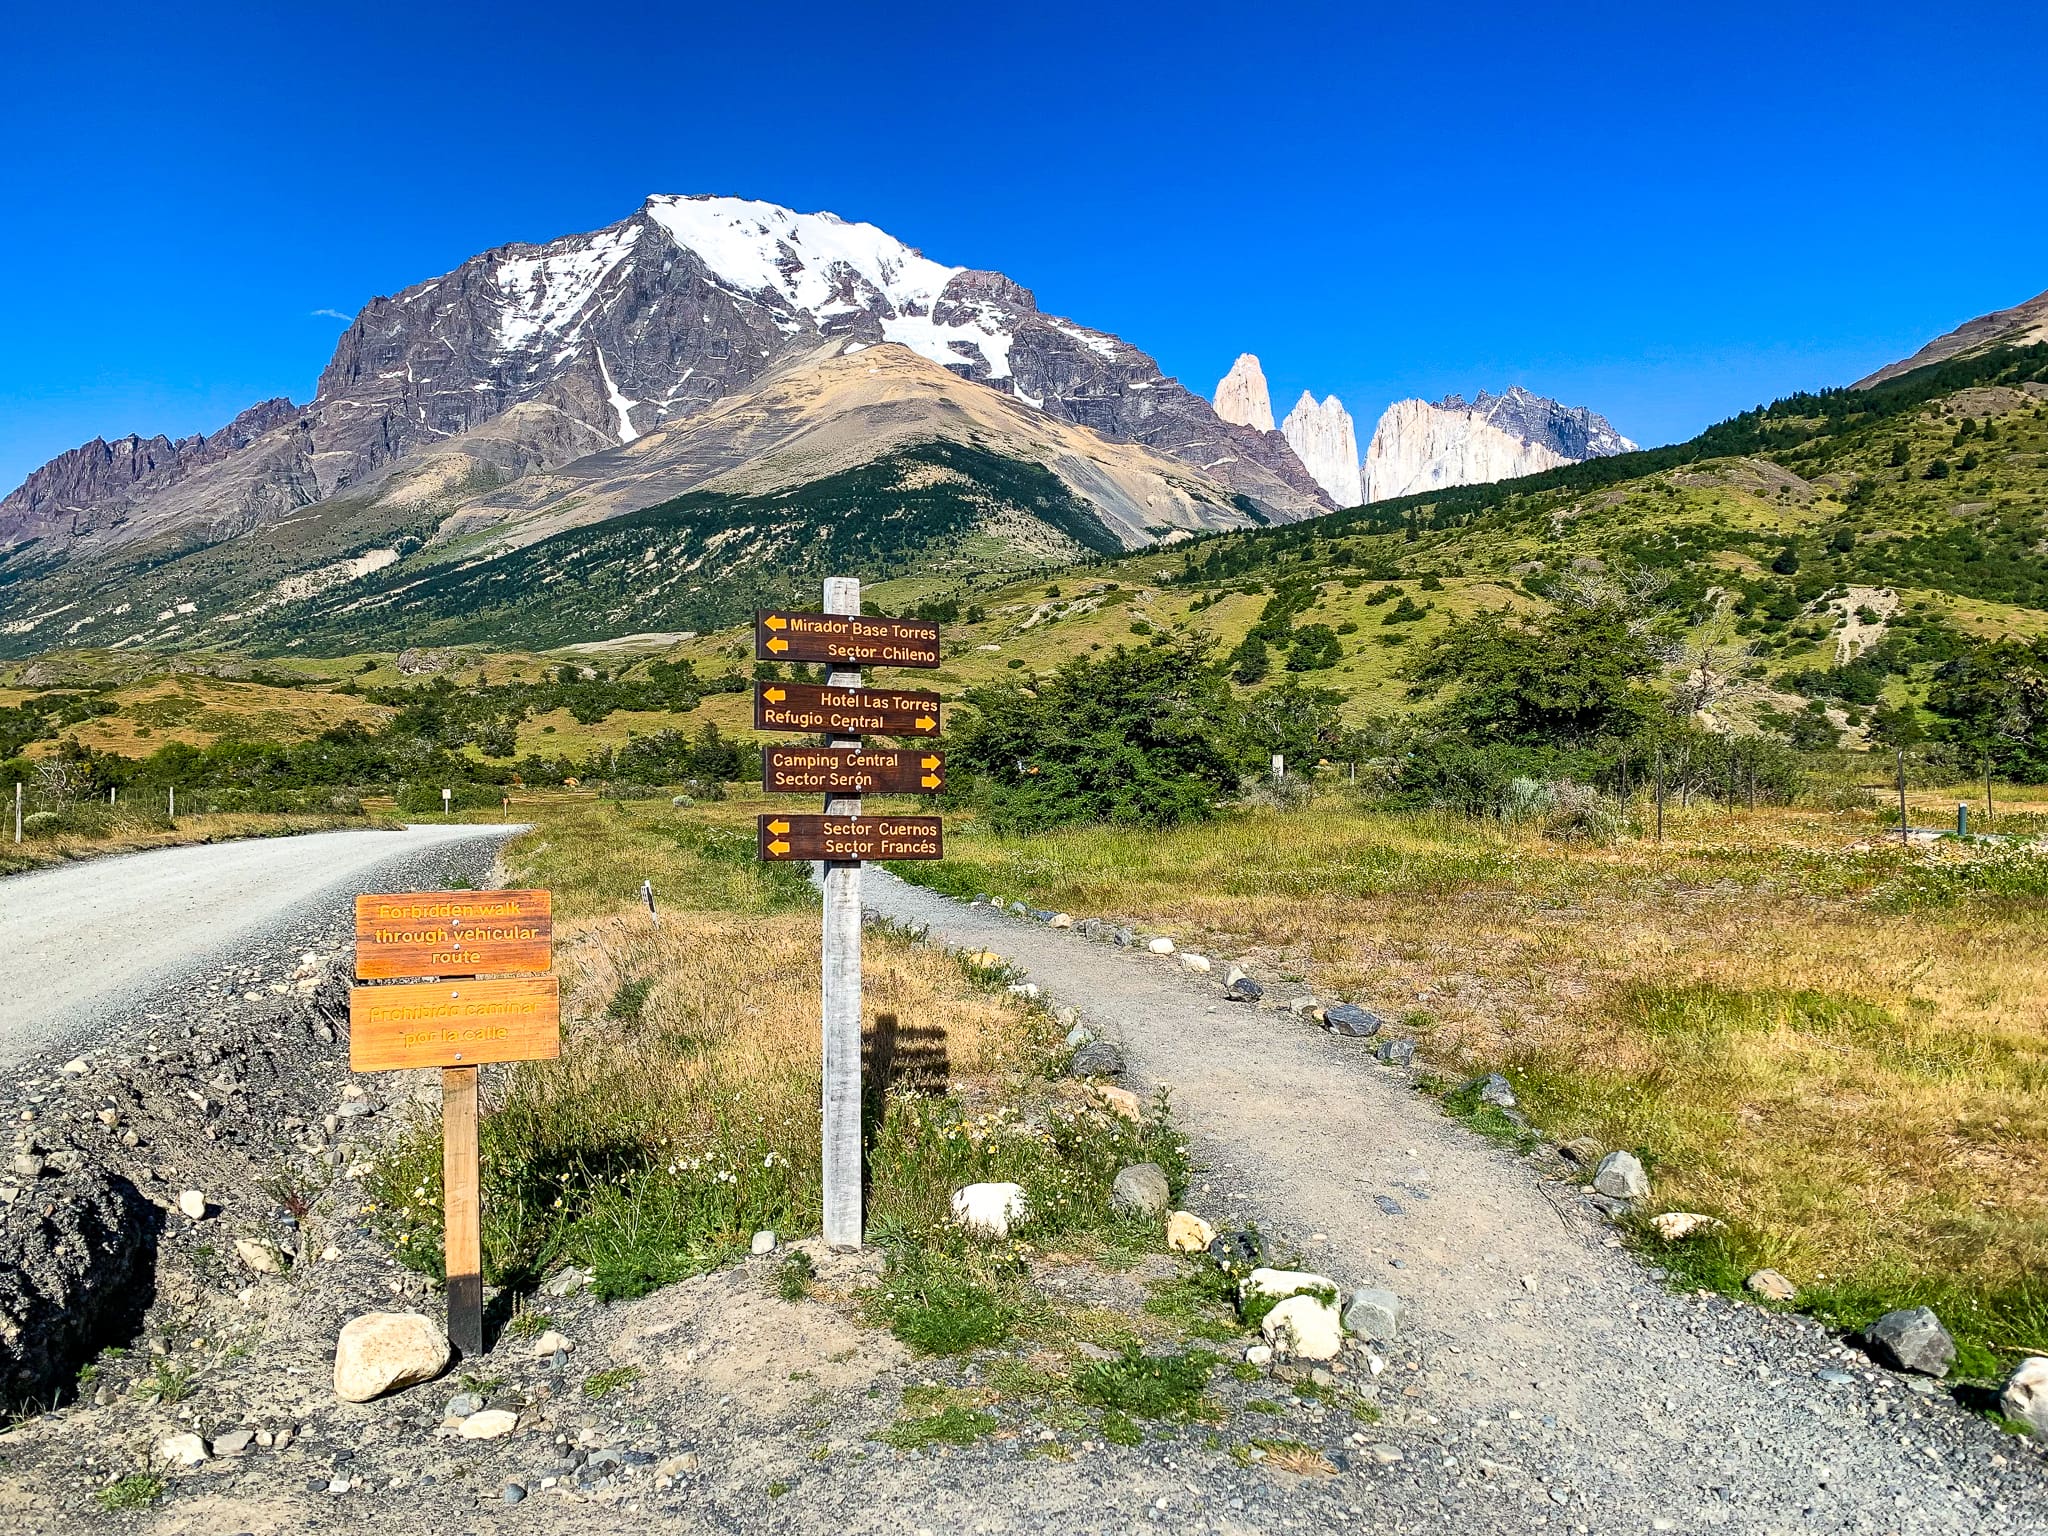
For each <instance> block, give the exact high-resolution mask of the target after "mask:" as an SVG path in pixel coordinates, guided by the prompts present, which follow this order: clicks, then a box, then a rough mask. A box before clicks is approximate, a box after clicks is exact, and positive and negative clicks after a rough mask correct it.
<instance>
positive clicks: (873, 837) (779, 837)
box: [759, 814, 946, 862]
mask: <svg viewBox="0 0 2048 1536" xmlns="http://www.w3.org/2000/svg"><path fill="white" fill-rule="evenodd" d="M759 826H760V839H761V857H762V858H764V859H768V860H771V861H793V860H809V859H828V860H837V861H842V862H843V861H846V860H851V859H943V858H944V857H945V856H946V849H945V837H944V833H943V831H942V827H943V823H942V822H941V821H940V819H939V818H938V817H936V816H777V815H772V814H771V815H767V816H763V817H761V818H760V822H759Z"/></svg>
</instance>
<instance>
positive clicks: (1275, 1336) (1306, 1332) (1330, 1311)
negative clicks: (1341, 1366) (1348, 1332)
mask: <svg viewBox="0 0 2048 1536" xmlns="http://www.w3.org/2000/svg"><path fill="white" fill-rule="evenodd" d="M1259 1332H1260V1333H1261V1334H1262V1335H1264V1337H1265V1340H1266V1342H1267V1343H1268V1344H1271V1345H1273V1346H1274V1347H1275V1348H1276V1349H1284V1350H1286V1352H1287V1353H1288V1354H1289V1355H1291V1356H1293V1357H1294V1358H1295V1359H1297V1360H1334V1359H1336V1358H1337V1355H1338V1354H1339V1352H1341V1351H1342V1350H1343V1348H1344V1325H1343V1322H1342V1320H1341V1319H1340V1318H1339V1317H1338V1315H1337V1309H1336V1307H1335V1306H1334V1305H1332V1304H1331V1303H1330V1302H1327V1301H1324V1300H1323V1299H1322V1298H1321V1297H1320V1296H1289V1297H1288V1298H1287V1299H1286V1300H1284V1301H1282V1302H1281V1303H1280V1304H1279V1305H1278V1306H1276V1307H1274V1308H1273V1310H1272V1311H1270V1312H1268V1313H1267V1314H1266V1315H1265V1317H1264V1319H1262V1320H1261V1321H1260V1323H1259Z"/></svg>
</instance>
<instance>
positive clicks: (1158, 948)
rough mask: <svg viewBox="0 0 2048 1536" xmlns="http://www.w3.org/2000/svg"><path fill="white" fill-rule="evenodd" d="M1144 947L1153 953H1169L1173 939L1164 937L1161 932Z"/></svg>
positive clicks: (1170, 952) (1171, 950)
mask: <svg viewBox="0 0 2048 1536" xmlns="http://www.w3.org/2000/svg"><path fill="white" fill-rule="evenodd" d="M1145 947H1146V948H1147V949H1149V950H1151V951H1152V953H1153V954H1155V955H1170V954H1172V953H1173V940H1171V939H1169V938H1167V937H1165V936H1164V935H1163V934H1162V935H1161V936H1160V937H1158V938H1156V939H1154V940H1152V942H1151V943H1149V944H1147V945H1146V946H1145Z"/></svg>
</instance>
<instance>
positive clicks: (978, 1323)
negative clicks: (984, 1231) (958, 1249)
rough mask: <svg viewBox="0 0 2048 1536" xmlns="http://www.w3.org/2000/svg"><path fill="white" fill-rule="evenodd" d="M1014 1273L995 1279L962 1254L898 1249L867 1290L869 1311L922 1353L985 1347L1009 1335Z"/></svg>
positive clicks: (1013, 1306) (1015, 1307) (1013, 1307)
mask: <svg viewBox="0 0 2048 1536" xmlns="http://www.w3.org/2000/svg"><path fill="white" fill-rule="evenodd" d="M1015 1290H1016V1277H1015V1276H1014V1275H1010V1276H1004V1277H1002V1278H997V1277H996V1276H995V1274H994V1273H993V1272H992V1271H991V1269H990V1268H989V1267H988V1266H985V1265H980V1264H976V1263H974V1262H972V1261H970V1260H968V1259H966V1258H964V1257H959V1256H955V1255H950V1254H946V1253H943V1252H932V1251H926V1250H923V1249H915V1248H909V1247H905V1248H901V1249H899V1250H897V1252H896V1253H895V1254H893V1255H892V1259H891V1264H890V1268H889V1272H888V1273H887V1274H886V1275H885V1276H884V1277H883V1280H882V1284H881V1285H880V1286H879V1287H878V1288H877V1289H876V1290H875V1291H874V1292H872V1293H870V1302H869V1306H870V1311H871V1313H872V1314H874V1315H876V1316H877V1317H878V1318H879V1319H880V1320H881V1321H883V1322H884V1323H886V1324H887V1326H888V1329H889V1331H890V1332H891V1333H893V1334H895V1335H896V1337H897V1338H898V1339H900V1340H902V1341H903V1342H904V1343H905V1344H907V1345H908V1346H909V1347H910V1348H911V1349H913V1350H915V1351H916V1352H917V1353H918V1354H921V1355H957V1354H964V1353H965V1352H967V1351H969V1350H974V1349H986V1348H989V1347H991V1346H993V1345H996V1344H1000V1343H1002V1342H1003V1340H1004V1339H1006V1338H1008V1337H1009V1336H1010V1330H1011V1328H1012V1326H1013V1325H1014V1324H1015V1322H1016V1319H1017V1312H1018V1304H1017V1302H1016V1300H1015V1299H1014V1293H1015Z"/></svg>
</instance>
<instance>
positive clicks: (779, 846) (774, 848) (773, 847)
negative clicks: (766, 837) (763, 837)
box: [768, 838, 789, 854]
mask: <svg viewBox="0 0 2048 1536" xmlns="http://www.w3.org/2000/svg"><path fill="white" fill-rule="evenodd" d="M768 851H769V852H770V853H775V854H782V853H787V852H789V844H787V843H785V842H783V841H781V840H780V839H779V838H778V839H777V840H776V841H775V842H772V843H770V844H769V845H768Z"/></svg>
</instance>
